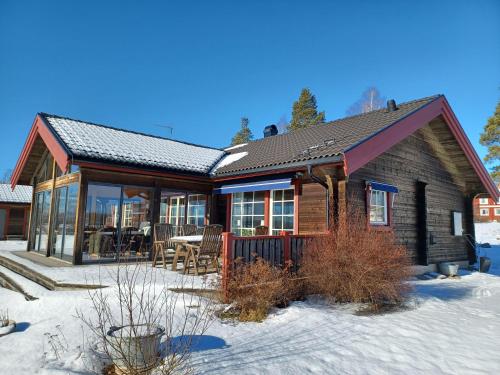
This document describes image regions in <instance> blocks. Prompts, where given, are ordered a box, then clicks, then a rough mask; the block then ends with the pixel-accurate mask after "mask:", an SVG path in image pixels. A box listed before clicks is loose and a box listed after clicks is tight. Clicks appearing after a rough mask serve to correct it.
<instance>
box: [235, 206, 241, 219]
mask: <svg viewBox="0 0 500 375" xmlns="http://www.w3.org/2000/svg"><path fill="white" fill-rule="evenodd" d="M234 215H238V216H239V215H241V205H240V204H234V205H233V216H234Z"/></svg>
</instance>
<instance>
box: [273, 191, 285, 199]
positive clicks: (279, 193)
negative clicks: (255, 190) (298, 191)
mask: <svg viewBox="0 0 500 375" xmlns="http://www.w3.org/2000/svg"><path fill="white" fill-rule="evenodd" d="M273 200H275V201H281V200H283V190H274V191H273Z"/></svg>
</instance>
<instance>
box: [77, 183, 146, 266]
mask: <svg viewBox="0 0 500 375" xmlns="http://www.w3.org/2000/svg"><path fill="white" fill-rule="evenodd" d="M152 194H153V193H152V190H151V189H149V188H143V187H131V186H118V185H99V184H89V186H88V192H87V205H86V210H85V230H84V244H83V259H84V261H89V260H93V259H94V260H95V259H116V258H118V257H147V256H148V255H149V247H150V240H151V209H150V205H151V199H152Z"/></svg>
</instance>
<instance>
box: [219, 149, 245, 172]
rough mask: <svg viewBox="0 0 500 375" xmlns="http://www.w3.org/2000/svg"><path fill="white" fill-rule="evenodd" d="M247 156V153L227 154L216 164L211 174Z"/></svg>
mask: <svg viewBox="0 0 500 375" xmlns="http://www.w3.org/2000/svg"><path fill="white" fill-rule="evenodd" d="M247 155H248V152H246V151H245V152H237V153H235V154H229V155H227V156H224V157H223V158H222V160H221V161H219V162H218V163H217V165H216V166H215V167H214V168H213V169H212V172H211V173H215V172H217V170H218V169H219V168H222V167H225V166H226V165H229V164H232V163H234V162H235V161H238V160H240V159H241V158H244V157H245V156H247Z"/></svg>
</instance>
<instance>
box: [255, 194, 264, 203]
mask: <svg viewBox="0 0 500 375" xmlns="http://www.w3.org/2000/svg"><path fill="white" fill-rule="evenodd" d="M264 197H265V192H263V191H256V192H255V198H254V200H255V202H264Z"/></svg>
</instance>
